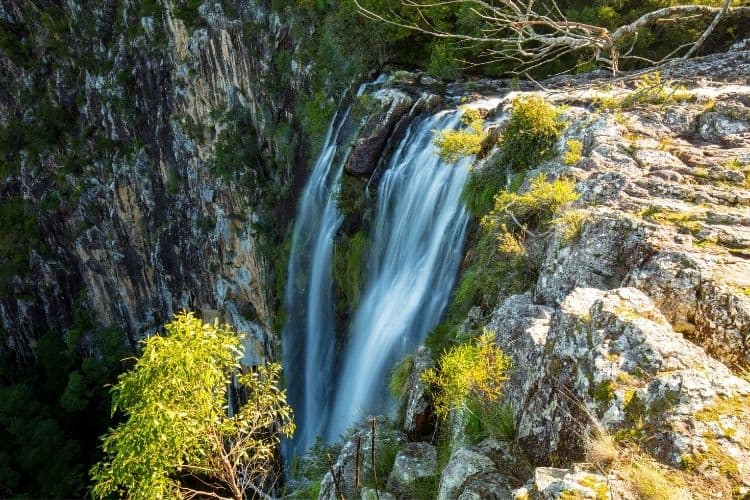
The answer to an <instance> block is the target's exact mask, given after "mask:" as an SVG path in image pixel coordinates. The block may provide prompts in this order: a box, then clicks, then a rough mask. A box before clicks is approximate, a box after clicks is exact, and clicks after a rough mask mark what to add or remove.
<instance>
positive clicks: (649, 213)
mask: <svg viewBox="0 0 750 500" xmlns="http://www.w3.org/2000/svg"><path fill="white" fill-rule="evenodd" d="M699 215H700V214H699V212H696V211H687V212H685V211H677V210H667V209H662V208H658V207H654V206H650V207H648V208H647V209H646V210H644V211H643V212H641V217H643V218H644V219H648V220H651V221H653V222H656V223H657V224H664V225H671V226H674V227H677V228H680V229H682V230H683V231H684V232H687V233H690V234H693V235H696V234H698V233H699V232H700V230H701V228H702V227H703V226H702V225H701V222H700V221H699V220H697V219H698V218H699Z"/></svg>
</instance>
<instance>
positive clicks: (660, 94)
mask: <svg viewBox="0 0 750 500" xmlns="http://www.w3.org/2000/svg"><path fill="white" fill-rule="evenodd" d="M693 100H695V96H694V95H693V94H691V93H690V92H688V91H687V90H686V89H685V87H682V86H680V85H674V84H673V83H672V82H671V81H669V80H662V78H661V73H659V72H658V71H654V72H653V73H646V74H645V75H643V76H642V77H641V78H640V79H639V80H638V81H637V82H636V84H635V90H633V91H630V92H628V93H627V94H625V95H624V96H622V97H609V96H603V97H600V98H599V99H598V100H597V104H598V106H599V107H601V108H605V109H613V110H621V109H628V108H633V107H636V106H643V105H649V104H650V105H664V104H675V103H680V102H686V101H693Z"/></svg>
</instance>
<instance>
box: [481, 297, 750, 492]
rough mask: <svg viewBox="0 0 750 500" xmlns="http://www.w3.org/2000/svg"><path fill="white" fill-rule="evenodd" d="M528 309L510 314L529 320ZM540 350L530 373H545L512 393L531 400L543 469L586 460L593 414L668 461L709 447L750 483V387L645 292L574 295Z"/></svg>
mask: <svg viewBox="0 0 750 500" xmlns="http://www.w3.org/2000/svg"><path fill="white" fill-rule="evenodd" d="M527 297H528V296H527ZM519 302H520V301H514V302H512V303H511V304H512V305H511V304H508V305H509V306H511V307H514V311H515V312H511V311H504V314H505V315H516V314H520V313H521V311H522V309H521V308H518V307H517V306H518V305H519ZM532 321H533V320H532ZM510 326H511V325H507V324H505V323H503V322H502V319H501V315H498V316H497V321H493V322H492V327H493V328H494V329H495V331H497V332H505V331H509V330H510V328H509V327H510ZM516 333H518V331H516ZM522 335H523V334H522ZM509 339H510V336H506V335H505V334H504V333H500V334H499V339H498V340H499V342H500V343H502V344H504V343H505V342H507V341H509ZM536 352H537V353H538V356H537V357H536V358H535V359H534V361H533V362H534V365H533V366H532V367H531V368H530V369H529V371H527V372H525V374H526V375H527V376H528V375H531V374H536V375H533V376H531V377H529V378H526V377H524V378H523V380H522V379H521V377H518V378H515V377H514V380H513V381H512V383H511V385H510V386H509V391H508V396H507V397H508V400H509V401H514V400H517V401H523V406H522V407H521V406H520V405H519V408H518V414H519V417H518V429H517V432H518V437H519V440H520V441H521V442H523V443H525V445H524V449H526V450H527V451H529V452H530V453H533V454H534V455H535V456H534V460H535V462H537V463H541V462H543V461H544V460H545V457H547V456H550V455H551V454H554V453H558V454H560V455H563V456H576V454H580V452H581V448H580V447H581V439H580V436H582V435H586V428H587V426H589V425H591V424H590V418H591V417H590V416H589V415H592V416H595V417H596V418H597V420H598V421H599V422H601V424H602V425H604V426H606V427H607V428H609V429H611V430H612V432H613V433H614V432H616V431H617V430H618V429H629V430H630V431H633V432H636V433H640V434H642V435H649V436H651V439H649V440H648V441H647V442H646V443H645V447H646V449H648V451H649V452H650V454H651V455H652V456H655V457H657V458H659V459H660V460H661V461H663V462H665V463H668V464H671V465H674V466H676V467H680V466H682V465H684V464H685V463H688V462H690V461H691V460H699V461H700V460H701V459H706V460H708V457H707V456H706V453H707V452H708V450H709V449H710V450H712V452H713V453H714V454H715V455H716V456H718V457H719V459H720V460H723V461H726V463H727V464H729V466H731V468H732V470H735V471H736V474H737V475H738V478H740V479H741V481H743V482H746V481H748V478H749V476H748V473H749V472H750V469H749V468H748V467H749V466H750V460H749V459H750V448H748V446H747V443H748V441H747V437H748V436H750V435H748V434H747V432H748V430H747V427H746V426H745V423H746V422H747V421H748V419H749V418H750V413H748V410H747V408H746V407H745V406H744V404H745V403H746V402H748V401H750V384H748V382H746V381H744V380H742V379H740V378H738V377H736V376H734V375H733V374H732V373H731V372H730V371H729V369H727V367H726V366H724V365H723V364H721V363H720V362H718V361H716V360H714V359H712V358H710V357H708V356H706V355H705V352H704V351H703V350H702V349H701V348H700V347H698V346H696V345H695V344H693V343H691V342H689V341H687V340H686V339H684V338H683V337H682V335H681V334H679V333H677V332H675V331H674V330H673V329H672V328H671V327H670V325H669V323H668V322H667V321H666V319H665V318H664V316H663V315H662V314H661V313H660V312H659V311H658V310H657V309H656V308H655V307H654V305H653V303H652V302H651V300H650V299H649V298H648V297H647V296H646V295H645V294H643V292H641V291H639V290H636V289H634V288H620V289H615V290H611V291H602V290H596V289H591V288H579V289H576V290H574V291H573V292H571V294H569V296H568V297H567V298H566V299H565V301H563V303H562V304H561V305H560V312H559V313H558V314H557V315H556V317H555V318H554V320H553V321H552V322H550V323H549V328H548V330H547V334H546V340H545V342H544V349H542V350H537V351H536ZM524 360H529V358H528V357H525V358H524ZM519 361H520V360H519ZM517 398H518V399H517ZM722 426H724V430H721V429H720V427H722ZM730 436H737V438H736V439H735V438H734V437H731V438H730ZM715 458H716V457H713V458H711V460H712V461H713V460H714V459H715Z"/></svg>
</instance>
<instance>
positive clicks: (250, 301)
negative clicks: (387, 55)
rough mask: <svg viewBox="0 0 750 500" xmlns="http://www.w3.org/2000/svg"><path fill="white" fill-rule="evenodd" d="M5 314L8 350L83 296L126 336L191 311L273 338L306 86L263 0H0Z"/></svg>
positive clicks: (26, 351) (301, 151)
mask: <svg viewBox="0 0 750 500" xmlns="http://www.w3.org/2000/svg"><path fill="white" fill-rule="evenodd" d="M0 23H2V29H3V31H2V35H3V39H2V40H1V42H2V45H1V46H2V49H3V50H2V51H0V88H1V89H2V91H0V118H1V119H2V122H3V123H4V124H5V126H4V127H3V129H2V137H0V138H1V139H2V141H1V142H0V145H1V146H2V151H1V152H0V154H2V155H3V157H4V160H5V162H4V164H3V169H4V170H3V172H2V174H3V180H2V185H1V186H0V216H1V217H2V221H3V227H2V228H0V234H1V236H2V238H1V240H2V241H1V243H2V246H1V247H0V261H2V262H3V273H2V281H3V282H2V286H1V287H0V290H1V291H2V293H1V294H0V295H1V296H2V300H0V326H1V327H2V330H3V331H4V332H5V335H4V336H3V343H4V345H5V347H6V348H8V349H10V350H12V351H13V352H14V353H15V354H16V357H17V358H19V359H22V358H26V357H28V356H30V355H31V354H32V350H31V349H32V347H33V346H34V344H35V339H36V338H38V337H39V336H40V335H41V334H42V333H44V332H46V331H50V330H52V331H62V330H63V329H64V328H65V327H66V326H67V325H68V324H69V323H70V322H71V318H72V315H73V313H74V311H75V310H76V309H77V308H84V309H88V310H90V311H92V312H93V313H94V318H95V320H96V321H97V322H98V323H100V324H103V325H115V326H118V327H120V328H121V329H122V330H123V331H124V332H125V333H126V334H127V338H128V340H129V342H130V343H131V344H132V345H134V344H135V342H136V341H137V339H138V338H140V337H142V336H143V335H145V334H147V333H149V332H152V331H154V330H155V329H157V328H159V327H160V325H162V324H163V323H164V322H165V321H166V320H168V319H169V317H170V316H171V314H172V313H174V312H175V311H177V310H179V309H181V308H187V309H191V310H198V311H199V312H201V313H202V315H203V316H204V317H206V318H209V319H210V318H211V317H219V319H220V320H221V321H227V322H229V323H230V324H233V325H235V326H236V327H238V328H240V329H242V330H244V331H246V332H248V333H251V334H252V338H253V341H254V344H255V346H254V349H252V348H251V349H250V355H251V356H252V357H253V358H257V357H258V356H263V355H264V354H266V353H268V352H269V349H271V344H272V338H271V336H270V335H269V332H270V329H271V327H272V322H273V309H274V301H275V297H274V296H273V295H274V293H273V274H272V273H273V266H274V264H275V263H274V262H269V260H268V258H267V257H266V255H270V254H271V252H270V251H268V250H269V249H271V248H273V246H274V245H276V244H278V242H279V240H280V239H281V238H282V237H283V234H284V232H285V229H286V226H287V224H288V223H289V221H290V220H291V217H292V214H293V208H294V193H296V191H297V190H298V188H299V184H300V179H301V175H302V172H301V171H300V170H301V169H302V168H304V164H305V161H304V158H305V156H306V152H305V140H304V139H303V138H302V134H301V132H300V130H299V127H298V126H297V124H296V122H295V121H294V118H293V116H292V113H293V110H294V106H295V93H297V92H300V91H302V90H303V89H304V87H305V81H306V79H305V75H304V74H303V71H302V70H301V69H300V68H299V67H298V66H297V65H295V64H294V63H293V61H292V52H293V51H294V46H293V45H292V41H291V37H290V33H289V29H288V27H285V25H284V23H282V20H281V19H279V17H278V16H276V15H275V14H273V13H271V11H270V10H269V9H268V8H267V6H266V5H265V4H264V3H263V2H253V3H249V4H248V3H246V2H236V3H235V2H223V3H222V4H219V3H206V4H205V5H204V4H201V3H198V2H188V3H187V4H183V3H180V4H179V5H177V4H173V3H171V2H149V1H140V2H137V1H130V0H126V1H115V0H113V1H108V2H86V1H83V2H54V1H33V0H21V1H15V0H13V1H10V2H4V3H3V5H2V6H0Z"/></svg>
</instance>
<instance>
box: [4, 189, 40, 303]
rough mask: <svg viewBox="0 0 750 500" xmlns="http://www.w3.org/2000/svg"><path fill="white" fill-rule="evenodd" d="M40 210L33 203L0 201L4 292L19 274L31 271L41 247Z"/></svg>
mask: <svg viewBox="0 0 750 500" xmlns="http://www.w3.org/2000/svg"><path fill="white" fill-rule="evenodd" d="M38 218H39V211H38V208H37V207H35V206H34V204H33V203H31V202H28V201H26V200H20V199H17V198H11V199H8V200H5V201H3V202H0V295H3V294H5V292H6V287H7V286H8V283H9V282H10V280H11V279H12V278H13V276H15V275H17V274H23V273H24V272H26V271H28V268H29V267H28V266H29V259H30V258H31V252H32V250H37V251H39V250H41V249H42V248H41V245H42V244H43V239H42V235H41V233H40V231H39V220H38Z"/></svg>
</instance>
